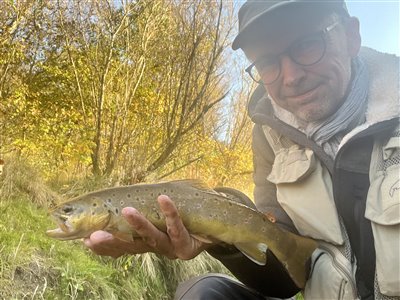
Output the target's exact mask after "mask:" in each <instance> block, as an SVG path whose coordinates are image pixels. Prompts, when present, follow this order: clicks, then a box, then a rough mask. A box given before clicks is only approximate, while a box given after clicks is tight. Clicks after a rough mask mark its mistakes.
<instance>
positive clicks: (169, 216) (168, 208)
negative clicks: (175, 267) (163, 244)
mask: <svg viewBox="0 0 400 300" xmlns="http://www.w3.org/2000/svg"><path fill="white" fill-rule="evenodd" d="M158 203H159V204H160V208H161V210H162V212H163V214H164V216H165V223H166V225H167V232H168V236H169V238H170V239H171V243H172V245H173V247H174V249H175V254H176V255H177V256H178V257H179V258H181V259H190V258H192V256H193V253H194V250H195V249H196V248H197V246H198V245H197V244H196V242H197V241H195V240H194V239H192V237H191V236H190V234H189V232H188V231H187V229H186V227H185V226H184V225H183V222H182V219H181V218H180V216H179V213H178V210H177V209H176V206H175V204H174V203H173V201H172V200H171V199H170V198H169V197H168V196H166V195H161V196H159V197H158Z"/></svg>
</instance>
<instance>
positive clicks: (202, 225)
mask: <svg viewBox="0 0 400 300" xmlns="http://www.w3.org/2000/svg"><path fill="white" fill-rule="evenodd" d="M162 194H163V195H168V196H169V197H171V199H172V200H173V201H174V203H175V205H176V207H177V209H178V212H179V215H180V217H181V218H182V221H183V223H184V225H185V226H186V228H187V229H188V231H189V232H190V233H191V234H192V235H193V236H194V237H195V238H198V239H200V240H201V241H204V242H211V241H213V242H216V241H220V242H224V243H227V244H231V245H234V246H235V247H236V248H237V249H239V250H240V251H241V252H242V253H243V254H244V255H246V256H247V257H248V258H249V259H251V260H252V261H253V262H255V263H257V264H259V265H265V264H266V250H267V249H269V250H270V251H272V253H273V254H274V255H275V256H276V257H277V258H278V259H279V260H280V261H281V262H282V263H283V265H284V266H285V267H286V269H287V271H288V273H289V275H290V276H291V277H292V279H293V280H294V281H295V283H296V284H297V285H298V286H299V287H301V288H302V287H304V285H305V280H306V262H307V260H308V259H309V258H310V256H311V254H312V253H313V251H314V250H315V249H316V247H317V243H316V242H315V241H313V240H311V239H309V238H305V237H301V236H298V235H295V234H293V233H290V232H287V231H284V230H282V229H280V228H279V227H278V226H277V225H276V224H274V223H272V222H271V221H270V220H268V218H267V217H266V216H265V215H264V214H263V213H261V212H258V211H257V210H255V209H253V208H250V207H249V206H247V205H244V204H242V203H245V201H234V200H232V197H231V198H228V197H227V196H226V195H225V194H222V193H219V192H216V191H215V190H212V189H209V188H206V187H204V185H203V184H201V183H200V182H198V181H193V180H179V181H170V182H164V183H157V184H137V185H131V186H122V187H115V188H109V189H104V190H100V191H95V192H91V193H89V194H86V195H83V196H79V197H76V198H74V199H71V200H70V201H67V202H65V203H62V204H60V205H58V206H57V207H56V208H55V209H54V210H53V211H52V212H51V214H52V216H53V217H54V219H55V220H56V222H57V223H58V226H59V228H57V229H54V230H48V231H47V235H48V236H50V237H52V238H55V239H59V240H71V239H78V238H84V237H88V236H90V234H91V233H93V232H94V231H97V230H105V231H108V232H110V233H113V234H115V235H116V236H119V237H128V238H127V239H128V240H129V239H130V240H132V238H133V237H135V236H137V235H136V233H135V232H134V230H133V229H132V228H131V227H130V226H129V224H128V223H127V222H126V221H125V219H124V218H123V217H122V216H121V210H122V208H124V207H127V206H130V207H134V208H136V209H137V210H138V211H139V212H140V213H141V214H142V215H144V216H145V217H146V218H147V219H148V220H149V221H150V222H152V223H153V224H154V225H155V226H156V227H157V228H158V229H160V230H161V231H164V232H166V225H165V219H164V216H163V214H162V212H161V210H160V209H159V206H158V203H157V200H156V198H157V196H159V195H162ZM236 196H237V195H236ZM239 202H242V203H239Z"/></svg>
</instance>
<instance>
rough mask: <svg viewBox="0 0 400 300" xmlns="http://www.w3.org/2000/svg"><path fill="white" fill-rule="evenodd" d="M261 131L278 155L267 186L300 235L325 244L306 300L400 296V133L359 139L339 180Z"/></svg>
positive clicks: (306, 153)
mask: <svg viewBox="0 0 400 300" xmlns="http://www.w3.org/2000/svg"><path fill="white" fill-rule="evenodd" d="M263 131H264V134H265V137H266V138H267V141H268V143H269V144H270V146H271V148H272V149H273V151H274V154H275V159H274V164H273V167H272V170H271V173H270V174H269V176H268V178H267V179H268V180H269V181H270V182H272V183H274V184H275V185H276V189H277V201H278V202H279V203H280V205H281V206H282V208H283V209H284V210H285V212H286V213H287V214H288V215H289V217H290V218H291V220H292V221H293V223H294V225H295V227H296V229H297V230H298V232H299V233H300V234H302V235H305V236H309V237H312V238H314V239H316V240H318V241H319V242H320V247H319V249H318V250H316V251H315V252H314V253H313V255H312V264H311V272H310V277H309V280H308V282H307V285H306V287H305V289H304V297H305V299H357V298H358V297H360V298H361V299H394V298H393V297H392V296H396V295H400V279H399V278H400V250H399V247H400V196H399V193H400V181H399V180H398V181H396V173H397V174H400V173H399V172H400V168H399V163H400V150H399V149H400V146H399V144H400V140H399V139H400V138H399V136H400V134H399V132H400V130H399V129H398V128H397V130H395V131H394V133H393V132H392V134H391V135H390V136H385V135H382V137H381V138H380V139H378V140H376V139H375V138H374V139H372V136H371V137H370V138H365V139H360V140H359V141H358V142H357V143H360V144H359V145H356V146H357V147H355V146H354V147H353V148H350V149H348V151H343V152H342V153H343V156H348V157H343V158H342V160H339V161H337V166H338V167H339V168H341V169H340V171H338V173H340V176H336V175H337V174H335V172H334V174H333V177H332V176H331V174H330V173H329V171H328V170H327V168H326V167H325V166H324V165H323V164H322V163H321V161H320V160H319V159H318V157H316V155H315V154H314V152H313V151H312V150H311V149H308V148H304V147H301V146H300V145H298V144H296V143H294V142H292V141H291V140H289V139H288V138H286V137H284V136H283V135H281V134H279V133H277V132H276V131H275V130H273V129H271V128H270V127H268V126H265V125H264V126H263ZM360 149H363V151H362V153H361V152H360V151H359V150H360ZM338 159H339V158H337V160H338ZM341 161H342V162H346V161H351V162H354V164H353V163H352V164H351V166H342V165H341ZM398 176H399V175H397V178H398ZM332 178H333V179H332ZM398 186H399V187H398ZM335 201H336V202H335ZM364 216H365V217H364ZM375 253H377V254H378V255H376V254H375ZM354 254H356V255H354ZM383 254H384V255H383ZM356 257H357V258H358V261H357V259H356ZM396 298H397V297H396Z"/></svg>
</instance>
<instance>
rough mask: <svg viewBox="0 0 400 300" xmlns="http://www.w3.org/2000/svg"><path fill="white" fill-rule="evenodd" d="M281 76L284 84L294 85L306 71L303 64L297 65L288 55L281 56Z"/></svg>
mask: <svg viewBox="0 0 400 300" xmlns="http://www.w3.org/2000/svg"><path fill="white" fill-rule="evenodd" d="M280 63H281V76H282V80H283V84H284V85H286V86H295V85H297V84H299V83H300V82H301V80H302V79H303V78H304V77H305V75H306V73H305V70H304V68H303V66H301V65H298V64H297V63H295V62H294V61H293V59H291V58H290V57H289V56H287V55H284V56H282V57H281V62H280Z"/></svg>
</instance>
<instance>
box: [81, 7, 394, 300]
mask: <svg viewBox="0 0 400 300" xmlns="http://www.w3.org/2000/svg"><path fill="white" fill-rule="evenodd" d="M360 45H361V38H360V34H359V22H358V20H357V19H356V18H355V17H350V16H349V14H348V12H347V10H346V6H345V4H344V2H343V1H328V0H327V1H322V0H320V1H310V0H309V1H304V0H303V1H301V0H297V1H294V0H293V1H282V0H280V1H260V0H257V1H252V0H248V1H247V2H246V3H245V4H244V5H243V6H242V7H241V9H240V11H239V34H238V36H237V37H236V38H235V40H234V42H233V49H234V50H236V49H239V48H240V49H242V50H243V51H244V53H245V55H246V56H247V58H248V59H249V60H250V61H251V62H252V64H251V65H250V66H249V67H248V68H247V69H246V71H247V72H248V73H249V74H250V76H251V77H252V78H253V79H254V80H255V81H257V82H258V83H259V87H258V88H257V89H256V91H255V93H254V94H253V96H252V101H251V103H250V105H249V115H250V117H251V118H252V120H253V121H254V123H255V125H254V130H253V154H254V181H255V191H254V198H255V202H256V205H257V207H258V209H259V210H261V211H262V212H264V213H267V214H268V215H272V216H273V217H274V218H275V219H276V220H277V224H279V226H282V227H283V228H285V229H287V230H291V231H293V232H297V233H299V234H301V235H304V236H308V237H311V238H313V239H315V240H317V241H318V242H319V248H318V249H317V250H316V251H315V252H314V253H313V255H312V258H311V261H310V270H309V276H308V280H307V284H306V286H305V287H304V288H303V287H301V288H302V289H303V293H304V297H305V299H355V298H361V299H395V298H396V299H398V297H399V296H400V179H399V172H400V166H399V163H400V145H399V144H400V143H399V141H400V126H399V115H400V104H399V60H398V58H397V57H395V56H392V55H387V54H382V53H378V52H376V51H374V50H372V49H364V48H361V46H360ZM158 201H159V204H160V207H161V209H162V211H163V212H164V214H165V216H166V222H167V227H168V232H167V234H164V233H162V232H160V231H158V230H157V229H156V228H155V227H154V226H153V225H152V224H151V223H149V222H148V221H147V220H146V219H145V218H143V216H141V215H140V213H139V212H137V211H136V210H135V209H133V208H126V209H124V211H123V214H124V215H125V217H126V218H127V220H128V221H129V223H130V224H131V225H132V227H133V228H134V229H135V230H136V231H137V232H138V233H139V234H141V235H142V237H143V238H142V239H138V240H135V241H134V242H132V243H127V242H123V241H120V240H118V239H116V238H114V237H113V236H112V235H110V234H108V233H105V232H96V233H94V234H92V236H91V237H90V239H87V240H86V241H85V243H86V245H87V246H88V247H90V248H91V249H92V250H93V251H95V252H96V253H98V254H101V255H111V256H114V257H117V256H120V255H122V254H124V253H143V252H148V251H151V252H156V253H160V254H163V255H165V256H167V257H170V258H176V257H178V258H182V259H190V258H193V257H195V256H196V255H197V254H199V253H200V252H201V251H203V250H207V251H208V252H209V253H211V254H212V255H213V256H215V257H216V258H218V259H219V260H221V262H222V263H223V264H224V265H225V266H227V267H228V268H229V269H230V270H231V272H232V273H233V274H234V275H235V276H236V277H237V278H238V279H239V280H240V281H241V282H242V283H243V284H241V283H238V282H236V281H234V280H232V279H229V278H227V277H225V276H219V275H208V276H203V277H199V278H195V279H193V280H190V281H188V282H186V283H183V284H181V286H180V287H179V289H178V292H177V295H176V298H177V299H207V300H208V299H265V297H267V296H268V297H279V298H285V297H290V296H292V295H294V294H296V293H297V292H298V291H299V290H300V287H297V286H296V285H295V284H294V283H293V282H292V281H291V279H290V277H289V276H288V275H287V273H286V272H285V271H284V268H283V266H282V265H281V264H280V262H279V261H277V260H276V258H275V257H274V256H273V254H271V253H270V252H267V256H268V259H267V264H266V266H259V265H256V264H255V263H253V262H251V261H250V260H249V259H248V258H246V257H245V256H243V255H242V254H241V253H240V252H239V251H238V250H236V249H235V248H233V247H232V248H228V247H223V246H219V245H211V246H210V245H205V244H203V243H202V242H201V241H198V240H196V239H194V238H192V237H191V236H190V235H189V233H188V232H187V231H186V229H185V228H184V226H183V224H182V222H181V220H180V219H179V215H178V213H177V211H176V208H175V206H174V204H173V202H172V201H171V200H170V199H169V198H168V197H167V196H160V197H159V199H158ZM294 255H295V253H294Z"/></svg>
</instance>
